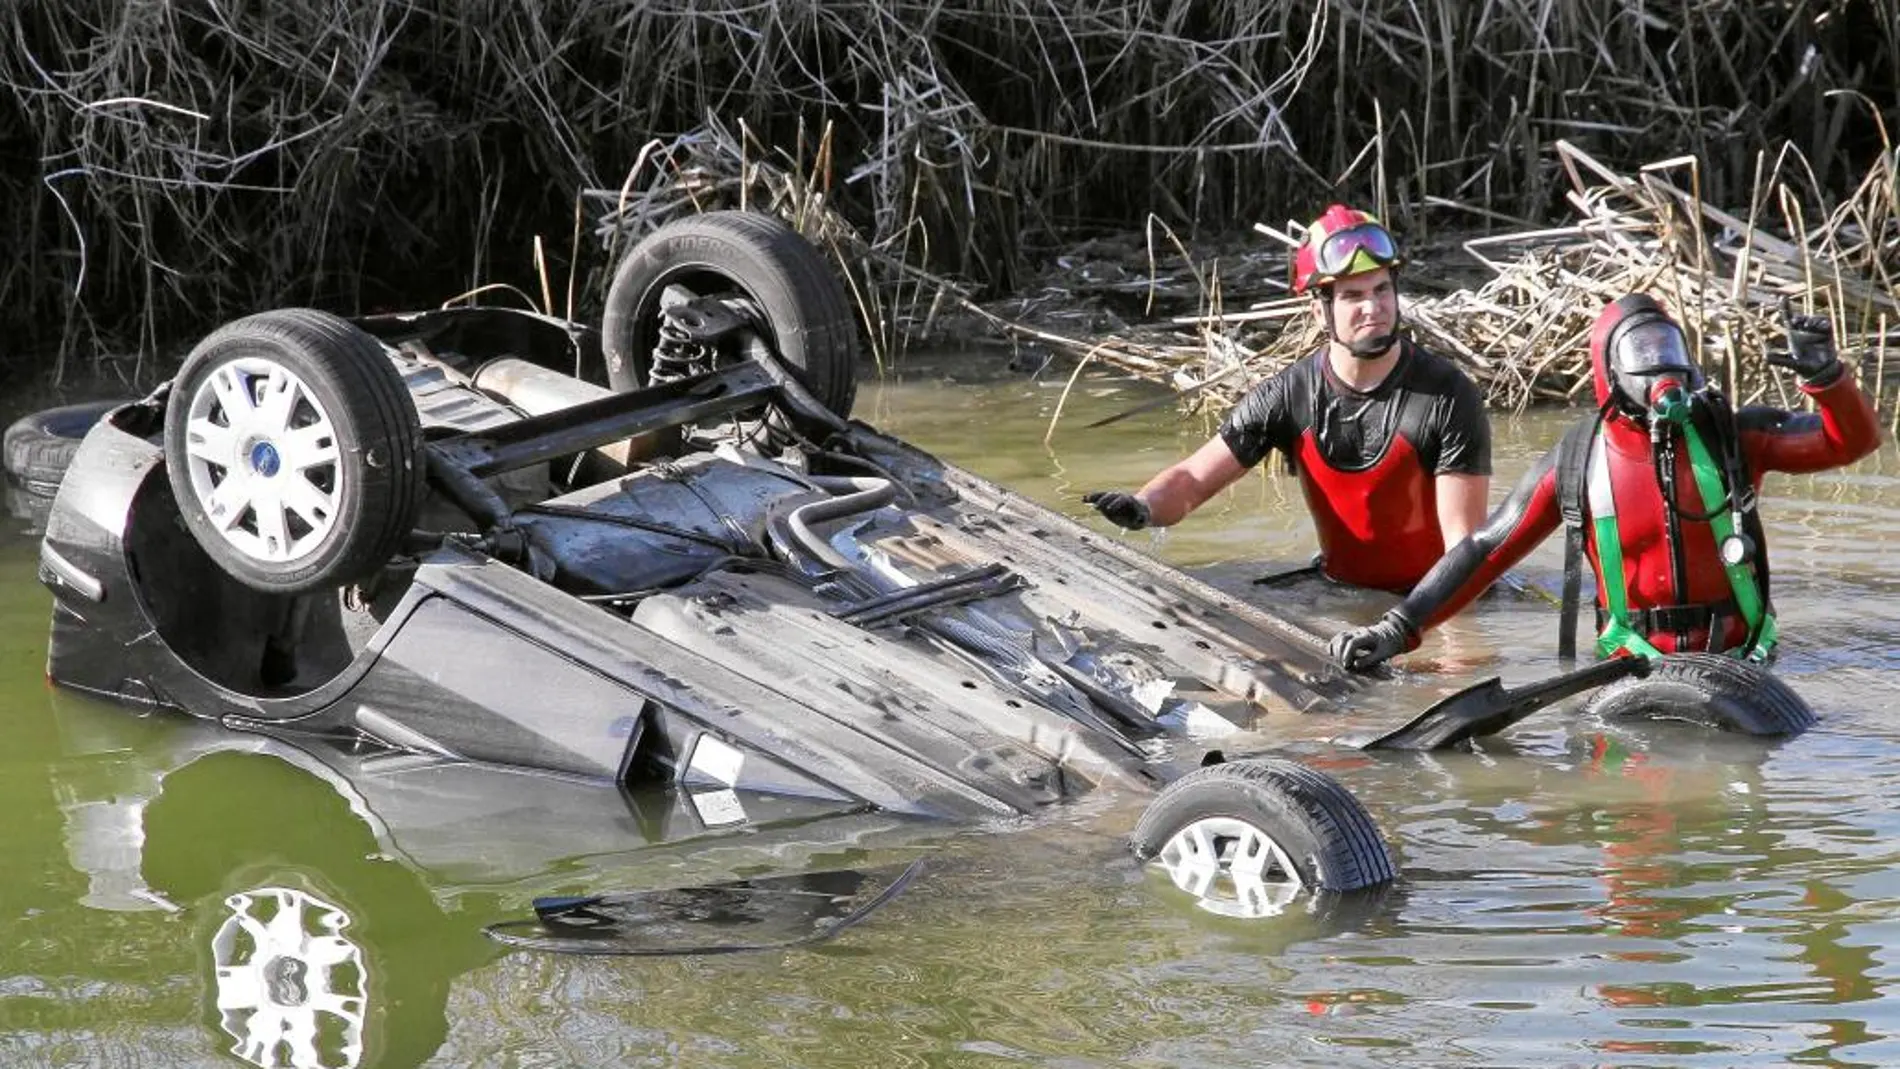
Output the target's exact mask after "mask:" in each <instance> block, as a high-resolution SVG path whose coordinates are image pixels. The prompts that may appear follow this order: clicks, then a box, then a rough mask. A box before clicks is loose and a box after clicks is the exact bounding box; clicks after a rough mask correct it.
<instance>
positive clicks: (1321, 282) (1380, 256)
mask: <svg viewBox="0 0 1900 1069" xmlns="http://www.w3.org/2000/svg"><path fill="white" fill-rule="evenodd" d="M1404 262H1405V258H1404V257H1402V256H1400V255H1399V243H1398V242H1396V241H1394V240H1392V232H1391V231H1389V230H1387V229H1386V228H1385V225H1384V224H1383V223H1381V222H1379V217H1378V216H1376V215H1373V214H1372V213H1370V212H1362V211H1358V210H1356V209H1353V208H1348V207H1346V206H1345V205H1344V204H1335V205H1332V206H1331V207H1329V208H1327V209H1326V210H1325V211H1324V212H1322V213H1320V217H1319V218H1318V219H1315V220H1313V225H1312V226H1309V227H1307V228H1306V240H1304V241H1302V242H1300V247H1299V249H1297V250H1296V251H1295V252H1294V253H1293V292H1294V293H1305V292H1306V291H1307V290H1310V289H1312V288H1313V287H1314V286H1330V285H1332V284H1333V283H1334V282H1337V281H1339V280H1340V279H1342V278H1346V277H1349V276H1351V275H1363V274H1365V273H1366V272H1368V271H1377V270H1378V269H1380V268H1381V267H1397V266H1399V265H1400V264H1402V263H1404Z"/></svg>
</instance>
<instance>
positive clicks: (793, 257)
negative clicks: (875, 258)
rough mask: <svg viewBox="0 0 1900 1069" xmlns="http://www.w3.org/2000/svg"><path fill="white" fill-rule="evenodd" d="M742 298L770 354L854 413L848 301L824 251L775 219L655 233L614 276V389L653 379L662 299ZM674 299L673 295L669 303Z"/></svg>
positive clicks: (701, 218)
mask: <svg viewBox="0 0 1900 1069" xmlns="http://www.w3.org/2000/svg"><path fill="white" fill-rule="evenodd" d="M669 290H672V291H673V293H674V297H675V298H677V297H680V296H684V297H712V296H735V297H745V298H748V299H749V300H751V301H752V302H753V303H754V304H756V305H757V306H758V307H759V309H760V311H761V312H763V314H764V316H765V320H766V323H765V329H766V330H767V332H768V334H769V337H768V338H767V339H766V340H767V341H768V342H770V343H771V344H772V347H773V351H774V352H775V353H776V354H777V355H778V357H779V359H781V360H783V361H784V362H785V363H786V364H787V365H788V366H789V368H790V370H791V372H792V374H793V375H795V376H797V378H798V381H799V383H800V384H801V385H803V386H804V387H805V389H807V390H808V391H810V392H811V394H812V395H813V396H814V397H816V398H817V399H818V401H819V402H820V403H821V404H823V405H824V406H825V407H826V408H828V409H830V410H831V411H832V412H833V413H835V414H837V415H839V416H848V415H850V414H851V404H852V402H853V401H854V400H855V399H856V396H857V361H858V333H857V322H856V317H855V315H854V314H853V312H852V306H851V301H850V299H849V297H848V296H847V295H846V293H845V289H844V283H843V281H842V280H841V279H840V278H839V276H838V272H837V270H836V268H834V267H833V266H832V264H831V263H830V262H829V261H828V260H827V259H826V258H825V255H824V253H822V252H820V251H819V250H818V248H817V247H816V246H814V245H812V243H811V242H809V241H807V240H805V238H804V237H803V236H801V235H800V234H799V233H798V231H796V230H794V229H792V228H791V227H790V226H789V225H787V224H786V223H784V222H783V221H781V220H780V219H778V218H777V217H775V216H770V215H763V214H760V213H758V212H745V211H721V212H708V213H706V214H703V215H694V216H688V217H686V218H683V219H677V220H674V221H673V222H670V223H667V224H666V225H664V226H662V227H660V228H659V229H658V230H655V231H654V232H653V233H652V234H650V235H648V236H647V237H646V238H645V239H643V240H642V241H641V242H640V243H639V244H638V245H635V246H634V248H633V251H632V252H631V253H629V254H628V255H627V258H626V259H625V260H623V261H622V262H621V264H620V267H619V268H618V269H617V270H616V271H615V272H614V280H613V284H612V286H610V287H609V288H608V291H607V306H606V309H605V314H604V316H603V318H602V320H601V347H602V350H603V351H604V353H605V355H606V358H607V381H608V385H610V386H612V387H613V388H614V389H616V390H634V389H639V388H640V387H643V386H646V385H648V384H649V383H648V380H649V376H650V373H651V370H652V360H653V349H654V345H655V344H656V343H657V342H658V341H659V337H660V322H661V313H660V309H661V305H662V298H665V297H667V294H668V291H669ZM671 299H673V298H668V301H669V303H670V300H671Z"/></svg>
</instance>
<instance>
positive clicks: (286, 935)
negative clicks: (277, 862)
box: [211, 887, 370, 1069]
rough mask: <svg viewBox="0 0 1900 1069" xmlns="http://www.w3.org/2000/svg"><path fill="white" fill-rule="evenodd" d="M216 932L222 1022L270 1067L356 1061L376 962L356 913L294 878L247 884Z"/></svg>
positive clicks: (241, 1050)
mask: <svg viewBox="0 0 1900 1069" xmlns="http://www.w3.org/2000/svg"><path fill="white" fill-rule="evenodd" d="M224 903H225V905H227V906H229V907H230V909H231V916H230V917H229V919H227V920H226V921H225V922H224V923H223V924H222V925H220V926H219V928H218V932H217V934H216V935H214V936H212V938H211V953H212V964H213V968H215V970H216V972H217V996H218V1017H219V1020H218V1024H219V1026H220V1027H222V1028H223V1029H224V1031H225V1034H226V1035H229V1036H230V1037H231V1038H232V1039H234V1040H236V1041H237V1042H235V1043H234V1044H232V1046H231V1053H233V1054H235V1055H237V1056H238V1057H240V1058H243V1059H244V1060H245V1061H247V1062H250V1063H251V1064H252V1065H255V1066H259V1067H260V1069H315V1067H323V1069H356V1066H357V1065H359V1064H361V1063H362V1060H363V1018H364V1010H365V1007H366V1006H367V1004H368V1002H369V987H370V977H369V970H368V969H367V968H366V967H365V966H364V964H363V952H362V949H361V948H359V947H358V946H357V945H356V944H355V943H353V942H351V941H350V940H349V939H348V938H347V937H345V936H344V935H343V934H342V933H343V929H345V928H347V927H349V924H350V917H349V914H347V913H345V912H343V911H342V910H341V909H338V908H337V907H336V906H333V905H331V904H330V903H328V902H325V901H324V900H322V899H320V898H318V897H317V896H315V895H312V894H306V893H305V892H303V891H299V890H297V889H296V888H292V887H260V888H257V889H256V890H252V891H239V892H237V893H235V894H232V895H230V896H229V897H227V898H226V899H225V900H224Z"/></svg>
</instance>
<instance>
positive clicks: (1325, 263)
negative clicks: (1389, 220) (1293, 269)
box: [1313, 223, 1399, 279]
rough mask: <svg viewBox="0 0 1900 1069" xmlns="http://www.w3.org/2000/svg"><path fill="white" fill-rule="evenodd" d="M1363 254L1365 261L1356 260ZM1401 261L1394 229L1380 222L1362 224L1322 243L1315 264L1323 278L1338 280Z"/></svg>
mask: <svg viewBox="0 0 1900 1069" xmlns="http://www.w3.org/2000/svg"><path fill="white" fill-rule="evenodd" d="M1362 257H1363V258H1364V260H1365V261H1366V262H1365V263H1356V261H1358V260H1360V258H1362ZM1398 260H1399V247H1398V244H1397V243H1396V242H1394V241H1393V240H1392V234H1391V232H1390V231H1388V230H1386V228H1385V227H1383V226H1380V225H1379V224H1378V223H1361V224H1359V225H1358V226H1354V227H1348V228H1347V229H1345V230H1341V231H1340V232H1338V233H1337V234H1334V235H1332V236H1330V237H1328V238H1327V239H1326V240H1325V241H1324V242H1321V243H1320V247H1319V249H1318V251H1317V252H1315V253H1314V256H1313V266H1314V267H1315V268H1317V269H1318V274H1319V276H1320V278H1321V279H1335V278H1339V277H1340V276H1342V275H1356V274H1362V273H1364V272H1366V271H1372V270H1376V269H1378V268H1381V267H1390V266H1392V265H1393V264H1395V263H1397V262H1398Z"/></svg>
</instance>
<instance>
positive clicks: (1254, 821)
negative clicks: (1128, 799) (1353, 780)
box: [1129, 758, 1395, 916]
mask: <svg viewBox="0 0 1900 1069" xmlns="http://www.w3.org/2000/svg"><path fill="white" fill-rule="evenodd" d="M1237 826H1244V827H1245V828H1250V829H1253V830H1254V831H1255V832H1257V833H1258V835H1260V836H1262V837H1264V839H1265V840H1267V842H1268V843H1270V844H1271V847H1270V848H1271V849H1275V850H1277V851H1278V855H1277V856H1276V857H1274V858H1272V859H1270V860H1269V861H1268V863H1267V872H1268V875H1269V876H1273V875H1276V874H1277V875H1278V877H1279V879H1278V880H1269V882H1271V883H1274V884H1276V885H1281V886H1285V887H1287V888H1289V889H1290V890H1291V891H1294V892H1297V891H1300V890H1312V891H1316V892H1323V891H1358V890H1363V889H1365V888H1369V887H1376V886H1378V885H1381V884H1385V883H1389V882H1390V881H1391V880H1392V879H1393V878H1394V875H1395V872H1394V868H1393V864H1392V856H1391V854H1390V853H1388V852H1387V850H1386V846H1385V840H1384V839H1382V838H1380V836H1379V829H1378V826H1377V825H1375V824H1374V823H1373V821H1372V817H1371V815H1370V814H1368V813H1367V812H1366V811H1365V808H1364V807H1363V806H1361V805H1360V804H1359V801H1358V800H1357V799H1355V798H1354V797H1353V796H1352V795H1351V793H1349V792H1348V791H1347V790H1346V788H1344V787H1342V786H1341V785H1340V784H1339V783H1338V782H1337V781H1336V780H1334V779H1332V778H1331V777H1329V776H1327V775H1326V774H1324V773H1322V772H1320V771H1318V770H1316V769H1312V768H1308V767H1306V766H1305V765H1302V764H1299V763H1297V762H1294V761H1287V760H1283V759H1280V758H1248V759H1246V760H1241V761H1232V762H1228V763H1226V764H1218V765H1210V766H1209V767H1207V768H1202V769H1197V770H1196V771H1194V772H1191V773H1189V774H1187V775H1186V776H1183V777H1181V778H1180V779H1178V780H1176V781H1175V782H1173V783H1171V784H1169V785H1168V786H1167V787H1166V788H1165V789H1164V790H1162V792H1161V793H1160V794H1158V795H1156V796H1155V800H1154V801H1153V802H1151V803H1149V805H1148V808H1147V809H1146V810H1145V811H1144V812H1143V813H1142V815H1141V820H1140V821H1139V822H1137V823H1136V825H1135V831H1134V834H1133V835H1132V836H1131V837H1130V840H1129V845H1130V846H1131V847H1133V849H1134V852H1135V856H1136V857H1138V858H1140V859H1142V860H1144V861H1147V860H1158V861H1159V862H1161V863H1162V864H1163V865H1164V866H1167V867H1171V868H1176V867H1178V866H1177V862H1179V861H1181V860H1182V857H1181V853H1182V851H1183V850H1184V849H1187V850H1188V851H1189V852H1190V853H1192V852H1193V849H1194V848H1192V847H1190V846H1188V844H1190V843H1192V842H1193V841H1195V840H1196V839H1197V838H1204V837H1207V836H1209V835H1211V837H1212V840H1213V842H1214V846H1215V850H1216V853H1217V854H1220V855H1222V856H1221V860H1222V862H1223V864H1222V865H1221V866H1220V868H1221V869H1222V871H1223V873H1226V872H1227V871H1228V869H1229V868H1230V865H1229V864H1227V862H1231V860H1232V858H1231V857H1230V856H1228V854H1227V852H1228V851H1231V850H1236V849H1243V848H1244V844H1242V843H1240V842H1239V838H1240V837H1239V836H1234V835H1230V834H1229V833H1230V832H1232V831H1234V830H1235V828H1236V827H1237ZM1285 865H1290V866H1291V868H1292V871H1291V872H1290V873H1289V872H1285V871H1284V870H1283V869H1284V866H1285ZM1171 875H1173V876H1174V879H1175V882H1176V884H1177V885H1179V886H1181V887H1183V889H1186V890H1189V891H1190V892H1191V893H1197V894H1199V892H1195V891H1194V889H1193V888H1190V887H1188V885H1187V884H1186V883H1184V882H1183V880H1182V878H1181V877H1180V875H1178V874H1177V873H1176V872H1171ZM1295 882H1297V886H1295ZM1200 897H1201V898H1202V903H1201V904H1202V906H1203V908H1207V909H1211V910H1213V911H1215V912H1229V913H1231V912H1233V909H1232V908H1230V907H1227V906H1225V905H1223V904H1221V903H1217V902H1215V901H1212V900H1211V898H1212V896H1209V895H1205V894H1200ZM1237 915H1251V916H1259V915H1262V914H1261V913H1258V912H1255V913H1245V914H1237Z"/></svg>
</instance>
